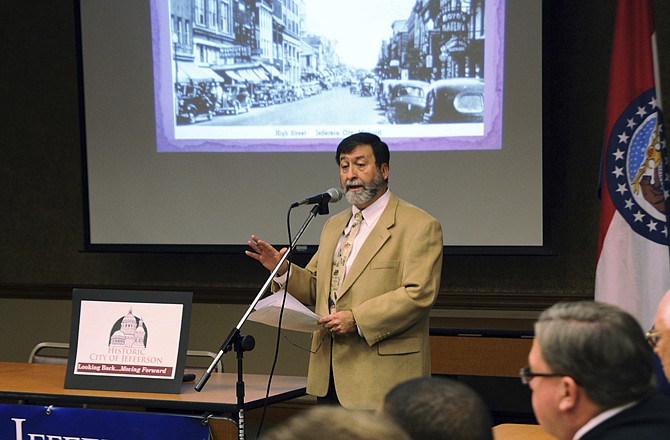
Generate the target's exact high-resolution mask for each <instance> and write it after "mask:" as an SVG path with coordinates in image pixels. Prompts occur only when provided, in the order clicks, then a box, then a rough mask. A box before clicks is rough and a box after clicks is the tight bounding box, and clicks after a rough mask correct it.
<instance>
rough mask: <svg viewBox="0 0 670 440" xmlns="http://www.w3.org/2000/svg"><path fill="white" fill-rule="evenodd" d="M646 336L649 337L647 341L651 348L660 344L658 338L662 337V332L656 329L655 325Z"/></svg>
mask: <svg viewBox="0 0 670 440" xmlns="http://www.w3.org/2000/svg"><path fill="white" fill-rule="evenodd" d="M645 336H646V338H647V342H648V343H649V345H651V348H654V347H656V344H658V340H659V339H660V337H661V332H659V331H657V330H655V329H654V327H652V328H651V330H649V331H648V332H647V334H646V335H645Z"/></svg>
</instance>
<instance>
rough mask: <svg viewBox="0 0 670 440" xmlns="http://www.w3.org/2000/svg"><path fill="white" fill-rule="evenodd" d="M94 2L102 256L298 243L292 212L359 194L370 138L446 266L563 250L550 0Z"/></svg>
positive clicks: (91, 126) (84, 26)
mask: <svg viewBox="0 0 670 440" xmlns="http://www.w3.org/2000/svg"><path fill="white" fill-rule="evenodd" d="M77 6H78V10H77V12H76V13H77V19H78V20H79V30H80V32H79V36H78V37H79V38H78V39H79V44H80V69H81V84H80V90H81V107H82V122H81V124H82V142H83V153H84V158H85V164H84V165H85V170H84V171H85V183H86V188H85V191H86V194H85V195H86V197H85V198H86V206H85V217H86V227H87V230H86V248H87V249H89V250H133V251H141V250H149V251H180V250H183V251H215V252H239V250H240V249H239V248H240V247H241V246H244V245H245V243H246V241H247V240H248V238H249V236H250V235H251V234H252V233H254V234H258V235H259V236H261V237H263V238H264V239H266V240H267V241H270V242H271V243H275V244H278V245H279V244H285V243H287V242H288V238H287V232H286V229H287V227H286V215H287V211H288V208H289V206H290V205H291V203H292V202H294V201H297V200H301V199H303V198H305V197H307V196H310V195H312V194H315V193H319V192H322V191H326V190H327V189H329V188H332V187H339V179H338V171H337V164H336V162H335V157H334V152H335V148H336V146H337V144H338V143H339V141H340V140H341V139H342V138H343V137H345V136H347V135H349V134H352V133H356V132H359V131H369V132H373V133H376V134H378V135H379V136H380V137H381V138H382V139H383V140H385V141H386V142H387V143H388V144H389V147H390V149H391V163H390V179H389V185H390V188H391V190H392V191H393V192H394V193H395V194H397V195H398V196H399V197H400V198H402V199H405V200H407V201H409V202H411V203H413V204H415V205H417V206H419V207H421V208H423V209H425V210H426V211H428V212H429V213H431V214H433V215H434V216H435V217H437V218H438V219H439V220H440V222H441V223H442V226H443V229H444V245H445V252H447V253H449V252H465V253H473V252H474V253H497V252H505V253H507V252H518V253H543V252H546V250H547V245H548V243H547V241H546V236H547V230H546V226H545V225H546V224H547V219H546V218H545V217H544V209H543V204H544V198H543V174H542V172H543V154H542V152H543V127H542V125H543V114H544V113H543V85H542V36H543V26H542V24H543V13H542V2H538V1H534V0H479V1H478V0H470V1H464V0H463V1H450V2H443V1H442V2H440V1H434V0H386V1H381V0H370V1H341V2H324V1H321V0H283V1H280V0H272V1H271V0H264V1H260V2H257V1H253V2H252V1H247V0H219V1H214V0H207V1H203V0H170V1H158V0H141V1H140V0H120V1H114V2H109V1H104V0H80V1H79V2H78V4H77ZM449 87H451V88H452V89H453V88H460V89H459V90H460V91H459V92H453V91H451V92H449V91H448V90H451V89H449ZM445 90H447V91H445ZM440 93H442V94H443V95H440ZM448 93H452V94H454V95H455V94H457V93H460V95H456V96H457V97H456V98H453V96H452V98H450V99H451V101H444V102H443V101H440V99H444V97H447V96H448ZM431 96H432V98H430V97H431ZM440 96H442V97H440ZM478 99H479V100H478ZM478 106H480V107H478ZM448 108H449V109H451V111H452V113H453V114H448V111H447V109H448ZM454 108H455V109H456V110H457V111H454V110H453V109H454ZM347 208H348V206H347V203H346V201H341V202H339V203H338V204H331V205H330V210H331V212H338V211H340V210H343V209H347ZM308 213H309V207H299V208H296V209H294V210H292V211H291V225H292V228H295V229H296V230H297V228H298V226H299V225H300V224H302V222H303V221H304V219H305V218H307V216H308ZM324 220H325V216H319V217H317V218H316V219H315V220H314V221H313V222H312V223H311V225H310V226H309V228H308V229H307V231H306V232H305V234H304V236H303V237H302V239H301V243H300V244H301V246H302V247H301V249H306V250H310V249H312V246H314V245H316V244H317V243H318V236H319V232H320V229H321V226H322V224H323V222H324Z"/></svg>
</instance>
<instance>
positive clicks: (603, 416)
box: [572, 400, 638, 440]
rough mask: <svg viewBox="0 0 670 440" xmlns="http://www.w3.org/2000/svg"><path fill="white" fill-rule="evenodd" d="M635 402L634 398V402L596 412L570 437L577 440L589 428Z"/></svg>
mask: <svg viewBox="0 0 670 440" xmlns="http://www.w3.org/2000/svg"><path fill="white" fill-rule="evenodd" d="M637 403H638V401H637V400H636V401H635V402H631V403H627V404H625V405H622V406H617V407H616V408H611V409H608V410H607V411H603V412H601V413H600V414H598V415H597V416H595V417H594V418H592V419H591V420H589V421H588V422H586V424H585V425H584V426H582V427H581V428H579V430H578V431H577V432H576V433H575V436H574V437H572V440H579V439H580V438H582V436H584V435H585V434H586V433H587V432H589V431H590V430H592V429H593V428H595V427H596V426H598V425H600V424H601V423H603V422H604V421H605V420H607V419H609V418H612V417H614V416H615V415H617V414H619V413H620V412H623V411H625V410H627V409H628V408H630V407H631V406H633V405H635V404H637Z"/></svg>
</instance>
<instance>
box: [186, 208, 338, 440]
mask: <svg viewBox="0 0 670 440" xmlns="http://www.w3.org/2000/svg"><path fill="white" fill-rule="evenodd" d="M329 202H330V197H328V198H324V200H322V201H321V202H319V203H318V204H316V205H314V207H313V208H312V210H311V211H310V214H309V216H308V217H307V219H306V220H305V222H304V223H303V224H302V226H301V227H300V230H299V231H298V233H297V234H296V236H295V239H294V240H293V242H292V243H291V244H290V245H289V248H288V250H287V251H286V252H285V253H284V255H282V257H281V259H280V260H279V262H278V263H277V265H276V266H275V268H274V269H273V270H272V272H270V276H269V277H268V279H267V280H266V281H265V284H263V287H261V289H260V290H259V291H258V293H257V294H256V297H255V298H254V300H253V301H252V302H251V304H250V305H249V308H248V309H247V311H246V312H245V313H244V315H243V316H242V319H240V322H239V323H238V324H237V326H235V328H233V329H232V330H231V331H230V333H229V334H228V337H226V339H225V341H224V342H223V344H221V349H220V350H219V353H218V354H217V355H216V357H215V358H214V360H213V361H212V363H211V365H210V366H209V368H207V370H206V371H205V372H204V373H203V375H202V377H201V378H200V380H199V381H198V383H197V384H196V386H195V390H196V391H198V392H200V391H202V388H203V387H204V386H205V384H206V383H207V381H208V380H209V378H210V376H211V375H212V372H213V371H214V369H215V368H216V364H217V363H218V362H219V359H221V357H222V356H223V355H224V354H226V353H227V352H228V351H230V347H231V345H232V346H233V347H234V348H235V351H236V352H237V386H236V396H237V410H238V418H237V422H238V425H237V426H238V434H239V437H238V438H239V440H244V378H243V374H242V364H243V362H242V358H243V353H244V351H250V350H252V349H253V348H254V345H255V341H254V339H253V337H252V336H250V335H248V336H242V335H241V334H240V328H242V325H244V323H245V322H246V321H247V319H248V318H249V315H251V312H253V310H254V308H255V307H256V304H257V303H258V301H260V300H261V298H262V297H263V295H264V294H265V291H266V290H267V289H268V287H270V285H271V284H272V280H273V279H274V278H275V276H276V275H277V272H279V268H280V267H281V265H282V264H284V261H286V259H287V258H288V256H289V255H290V254H291V253H292V252H293V249H294V248H295V246H296V245H297V244H298V240H299V239H300V237H301V236H302V234H303V233H304V232H305V230H307V227H308V226H309V224H310V223H311V222H312V220H314V217H316V216H317V215H319V214H321V215H325V214H328V213H329V211H328V203H329Z"/></svg>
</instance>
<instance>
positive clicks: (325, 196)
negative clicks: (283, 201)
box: [291, 188, 344, 208]
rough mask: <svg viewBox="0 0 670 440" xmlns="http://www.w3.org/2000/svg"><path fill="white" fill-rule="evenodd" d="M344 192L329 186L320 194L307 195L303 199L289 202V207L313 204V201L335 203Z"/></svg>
mask: <svg viewBox="0 0 670 440" xmlns="http://www.w3.org/2000/svg"><path fill="white" fill-rule="evenodd" d="M343 195H344V193H343V192H342V190H339V189H337V188H331V189H329V190H328V191H326V192H323V193H321V194H316V195H313V196H311V197H307V198H306V199H303V200H301V201H299V202H293V203H292V204H291V208H295V207H296V206H300V205H313V204H315V203H321V202H325V201H327V202H328V203H335V202H339V201H340V199H341V198H342V196H343Z"/></svg>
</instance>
